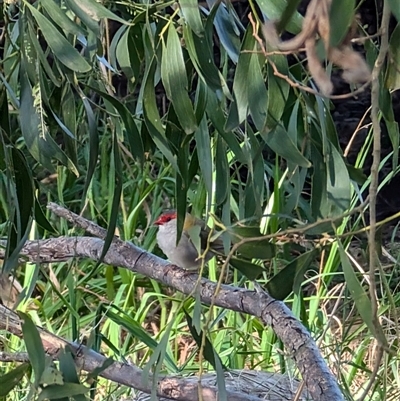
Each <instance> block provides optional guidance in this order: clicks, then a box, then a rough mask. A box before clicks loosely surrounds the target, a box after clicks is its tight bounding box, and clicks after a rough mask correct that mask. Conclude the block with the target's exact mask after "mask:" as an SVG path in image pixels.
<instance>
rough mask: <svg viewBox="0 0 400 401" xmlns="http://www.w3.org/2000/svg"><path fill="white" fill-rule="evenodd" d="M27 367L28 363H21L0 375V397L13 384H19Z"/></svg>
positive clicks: (3, 395) (28, 366)
mask: <svg viewBox="0 0 400 401" xmlns="http://www.w3.org/2000/svg"><path fill="white" fill-rule="evenodd" d="M29 368H30V365H29V363H23V364H21V365H19V366H17V367H16V368H15V369H13V370H11V371H10V372H8V373H6V374H5V375H2V376H0V397H6V396H7V395H8V394H9V393H10V392H11V391H12V390H13V388H14V387H15V386H17V385H18V384H20V382H21V380H22V378H23V377H24V375H25V373H27V372H28V371H29Z"/></svg>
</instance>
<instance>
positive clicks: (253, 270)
mask: <svg viewBox="0 0 400 401" xmlns="http://www.w3.org/2000/svg"><path fill="white" fill-rule="evenodd" d="M229 264H230V265H232V266H233V267H234V268H235V269H237V270H239V271H240V273H242V274H243V275H244V276H245V277H247V278H248V279H249V280H255V279H257V278H258V277H260V276H261V275H262V274H263V273H264V272H265V269H264V268H263V267H262V266H260V265H257V264H255V263H252V262H250V261H248V260H245V259H241V258H237V257H232V258H231V259H230V260H229Z"/></svg>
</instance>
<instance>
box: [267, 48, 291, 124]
mask: <svg viewBox="0 0 400 401" xmlns="http://www.w3.org/2000/svg"><path fill="white" fill-rule="evenodd" d="M269 59H270V60H271V61H272V62H274V63H275V65H276V68H277V69H278V71H279V72H280V73H282V74H284V75H289V67H288V63H287V59H286V57H284V56H281V55H275V56H270V58H269ZM267 72H268V116H267V122H266V126H267V127H268V129H272V128H274V127H275V126H276V125H277V124H278V122H279V121H280V120H281V118H282V115H283V112H284V111H285V107H286V103H287V100H288V95H289V90H290V86H289V84H288V83H287V82H286V81H285V80H283V79H282V78H279V77H277V76H276V75H275V73H274V71H273V68H272V67H271V65H270V64H268V68H267Z"/></svg>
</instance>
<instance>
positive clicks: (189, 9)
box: [179, 0, 204, 37]
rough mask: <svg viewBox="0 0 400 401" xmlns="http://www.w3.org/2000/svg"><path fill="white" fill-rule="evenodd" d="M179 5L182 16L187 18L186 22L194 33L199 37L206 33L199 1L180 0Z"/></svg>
mask: <svg viewBox="0 0 400 401" xmlns="http://www.w3.org/2000/svg"><path fill="white" fill-rule="evenodd" d="M179 4H180V7H181V10H182V14H183V16H184V17H185V21H186V22H187V23H188V25H189V26H190V28H191V29H192V31H193V32H194V33H195V34H196V35H197V36H199V37H200V36H202V35H203V33H204V27H203V23H202V20H201V15H200V10H199V3H198V2H197V0H179Z"/></svg>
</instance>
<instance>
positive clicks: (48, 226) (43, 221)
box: [35, 197, 57, 234]
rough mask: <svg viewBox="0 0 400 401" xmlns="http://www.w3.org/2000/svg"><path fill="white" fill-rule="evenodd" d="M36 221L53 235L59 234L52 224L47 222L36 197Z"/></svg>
mask: <svg viewBox="0 0 400 401" xmlns="http://www.w3.org/2000/svg"><path fill="white" fill-rule="evenodd" d="M35 220H36V223H37V224H38V225H39V226H40V227H42V228H43V229H45V230H47V231H49V232H50V233H53V234H56V233H57V230H55V229H54V227H53V226H52V225H51V224H50V222H49V220H47V218H46V216H45V214H44V213H43V210H42V208H41V207H40V204H39V202H38V200H37V198H36V197H35Z"/></svg>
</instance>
